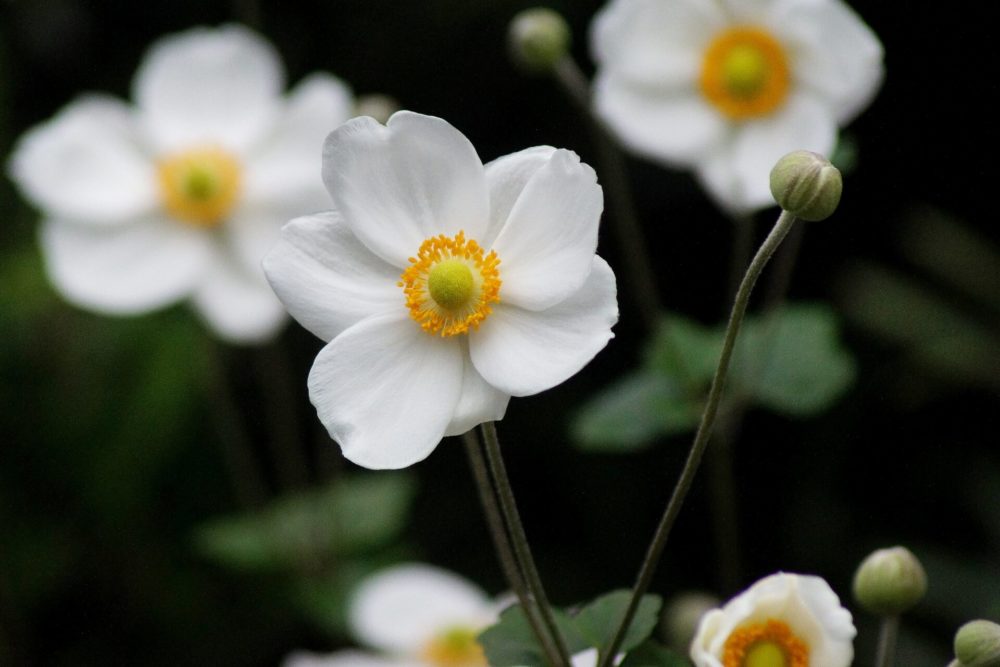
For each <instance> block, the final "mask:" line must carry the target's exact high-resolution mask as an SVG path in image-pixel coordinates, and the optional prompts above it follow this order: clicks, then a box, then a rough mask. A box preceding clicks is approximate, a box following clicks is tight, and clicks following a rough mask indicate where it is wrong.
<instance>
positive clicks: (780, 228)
mask: <svg viewBox="0 0 1000 667" xmlns="http://www.w3.org/2000/svg"><path fill="white" fill-rule="evenodd" d="M794 224H795V216H794V215H792V214H791V213H789V212H787V211H782V212H781V215H780V216H779V217H778V222H777V223H776V224H775V225H774V229H772V230H771V233H770V234H768V236H767V238H766V239H764V243H763V244H761V246H760V249H759V250H757V254H756V255H755V256H754V258H753V260H752V261H751V262H750V266H749V267H748V268H747V272H746V274H745V275H744V276H743V280H742V282H741V283H740V287H739V289H738V290H737V292H736V299H735V300H734V302H733V310H732V312H731V313H730V315H729V324H728V326H727V327H726V337H725V339H724V341H723V343H722V353H721V355H720V356H719V365H718V366H717V367H716V369H715V375H714V376H713V377H712V386H711V389H709V392H708V400H707V401H706V402H705V408H704V410H703V412H702V414H701V423H700V424H699V425H698V431H697V433H696V434H695V437H694V442H693V443H692V444H691V450H690V451H689V452H688V457H687V460H686V461H685V462H684V469H683V470H682V471H681V475H680V478H679V479H678V480H677V485H676V486H675V487H674V491H673V494H672V495H671V496H670V501H669V502H668V503H667V507H666V510H665V511H664V512H663V516H662V517H661V518H660V523H659V525H658V526H657V527H656V532H655V533H654V535H653V540H652V542H651V543H650V545H649V549H648V550H647V551H646V557H645V559H644V560H643V563H642V567H641V568H640V569H639V574H638V576H637V577H636V582H635V586H634V587H633V589H632V599H631V600H629V604H628V607H626V609H625V613H624V615H623V616H622V619H621V621H620V622H619V624H618V628H617V630H616V631H615V634H614V636H613V637H612V639H611V642H610V643H609V644H608V645H607V646H606V647H604V648H603V649H602V650H601V663H600V667H610V665H611V663H612V660H613V659H614V656H615V654H616V653H617V651H618V647H620V646H621V643H622V640H623V639H624V638H625V633H626V632H627V631H628V627H629V625H631V624H632V619H633V618H634V617H635V612H636V609H638V607H639V601H640V600H641V599H642V596H643V595H645V594H646V591H647V590H649V584H650V583H651V581H652V579H653V574H654V572H655V571H656V566H657V564H658V563H659V561H660V556H661V555H662V554H663V548H664V546H665V545H666V543H667V538H668V537H669V536H670V530H671V528H673V525H674V521H675V520H676V519H677V515H678V514H679V513H680V510H681V506H682V505H683V504H684V499H685V498H686V497H687V494H688V491H690V489H691V484H692V483H693V482H694V477H695V474H696V473H697V472H698V466H699V465H700V463H701V459H702V456H703V455H704V453H705V448H706V446H707V445H708V441H709V438H710V437H711V435H712V427H713V426H714V425H715V417H716V414H717V413H718V410H719V403H720V401H721V399H722V390H723V387H724V386H725V382H726V374H727V373H728V372H729V362H730V360H731V359H732V356H733V349H734V348H735V346H736V337H737V335H738V334H739V332H740V325H741V324H742V323H743V316H744V315H745V314H746V309H747V304H748V303H749V302H750V293H751V292H752V291H753V287H754V285H755V284H756V282H757V278H759V277H760V274H761V271H763V270H764V266H765V265H767V262H768V260H770V259H771V256H772V255H773V254H774V251H775V250H776V249H777V248H778V246H779V245H780V244H781V241H782V240H783V239H784V238H785V236H786V235H787V234H788V231H789V230H790V229H791V228H792V226H793V225H794Z"/></svg>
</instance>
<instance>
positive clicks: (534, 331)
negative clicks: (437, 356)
mask: <svg viewBox="0 0 1000 667" xmlns="http://www.w3.org/2000/svg"><path fill="white" fill-rule="evenodd" d="M592 265H593V269H592V270H591V272H590V276H589V277H588V278H587V281H586V282H585V283H584V285H583V286H582V287H581V288H580V289H579V290H578V291H577V293H576V294H573V295H572V296H570V297H569V298H568V299H566V300H565V301H563V302H562V303H559V304H557V305H555V306H553V307H552V308H549V309H547V310H543V311H538V312H533V311H529V310H524V309H522V308H516V307H512V306H506V305H504V304H503V303H500V304H497V305H496V307H495V308H494V312H493V313H492V314H491V315H490V316H489V317H488V318H486V320H485V321H484V322H483V324H482V325H481V326H480V327H479V330H478V331H477V332H475V333H473V334H471V335H470V338H469V349H470V352H471V355H472V362H473V363H474V364H475V365H476V369H477V370H478V371H479V372H480V374H482V376H483V377H484V378H485V379H486V381H487V382H489V383H490V384H491V385H493V386H494V387H496V388H498V389H500V390H501V391H504V392H506V393H508V394H511V395H513V396H527V395H530V394H537V393H538V392H540V391H544V390H546V389H549V388H550V387H554V386H555V385H557V384H559V383H560V382H564V381H565V380H567V379H569V378H570V377H571V376H572V375H574V374H575V373H577V372H578V371H579V370H580V369H581V368H583V367H584V366H585V365H587V362H589V361H590V360H591V359H592V358H593V357H594V355H595V354H597V353H598V352H600V351H601V350H602V349H603V348H604V346H605V345H607V342H608V341H609V340H610V339H611V338H612V337H613V336H614V334H612V333H611V327H612V326H613V325H614V324H615V322H617V321H618V301H617V298H616V288H615V275H614V273H613V272H612V271H611V267H609V266H608V264H607V262H605V261H604V260H603V259H601V258H600V257H596V256H595V257H594V258H593V260H592Z"/></svg>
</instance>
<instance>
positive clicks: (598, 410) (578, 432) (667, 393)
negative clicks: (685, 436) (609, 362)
mask: <svg viewBox="0 0 1000 667" xmlns="http://www.w3.org/2000/svg"><path fill="white" fill-rule="evenodd" d="M700 416H701V402H700V401H699V400H693V399H691V398H688V397H687V396H685V394H684V392H683V391H682V390H681V389H680V387H679V385H678V384H677V382H676V381H675V380H674V379H672V378H671V377H669V376H666V375H663V374H660V373H656V372H653V371H648V370H641V371H638V372H636V373H633V374H631V375H628V376H626V377H625V378H623V379H621V380H619V381H618V382H616V383H615V384H613V385H611V386H610V387H608V388H606V389H605V390H604V391H602V392H600V393H599V394H597V396H595V397H593V398H592V399H590V400H589V401H588V402H587V403H586V404H585V405H584V406H583V408H582V409H581V410H580V411H579V412H578V413H577V415H576V417H575V419H574V420H573V425H572V433H573V437H574V440H575V441H576V442H577V444H579V446H580V447H581V448H582V449H587V450H592V451H605V452H630V451H635V450H638V449H642V448H644V447H646V446H648V445H650V444H652V443H653V441H655V440H656V438H657V437H659V436H663V435H673V434H678V433H685V432H687V431H689V430H691V429H692V428H694V427H695V426H697V424H698V419H699V418H700Z"/></svg>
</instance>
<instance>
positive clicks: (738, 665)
mask: <svg viewBox="0 0 1000 667" xmlns="http://www.w3.org/2000/svg"><path fill="white" fill-rule="evenodd" d="M722 665H723V667H809V646H808V645H807V644H806V643H805V642H804V641H802V640H801V639H799V638H798V637H796V636H795V635H794V634H792V630H791V628H789V627H788V624H787V623H785V622H783V621H776V620H774V619H768V620H767V621H765V622H764V623H752V624H749V625H744V626H742V627H739V628H737V629H736V630H734V631H733V633H732V634H730V635H729V637H728V638H727V639H726V645H725V647H724V648H723V652H722Z"/></svg>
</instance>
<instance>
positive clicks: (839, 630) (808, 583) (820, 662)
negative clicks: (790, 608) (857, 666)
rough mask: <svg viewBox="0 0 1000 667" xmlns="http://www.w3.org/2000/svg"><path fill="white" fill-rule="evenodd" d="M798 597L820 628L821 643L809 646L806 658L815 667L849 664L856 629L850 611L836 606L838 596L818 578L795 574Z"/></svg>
mask: <svg viewBox="0 0 1000 667" xmlns="http://www.w3.org/2000/svg"><path fill="white" fill-rule="evenodd" d="M798 584H799V591H800V593H801V596H802V599H803V601H804V602H805V604H806V606H807V607H808V608H809V610H810V612H812V614H813V615H814V616H815V617H816V620H817V621H818V622H819V624H820V625H821V626H822V627H823V642H822V644H821V645H819V646H814V647H813V654H812V655H811V656H810V658H811V659H812V661H813V664H815V665H816V666H817V667H840V666H843V665H850V664H851V661H852V660H853V659H854V637H855V635H857V630H855V628H854V622H853V620H852V619H851V612H849V611H847V610H846V609H844V608H843V607H842V606H840V598H838V597H837V594H836V593H834V592H833V589H832V588H830V585H829V584H828V583H826V581H825V580H823V579H822V578H820V577H814V576H803V575H799V577H798Z"/></svg>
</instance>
